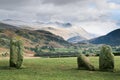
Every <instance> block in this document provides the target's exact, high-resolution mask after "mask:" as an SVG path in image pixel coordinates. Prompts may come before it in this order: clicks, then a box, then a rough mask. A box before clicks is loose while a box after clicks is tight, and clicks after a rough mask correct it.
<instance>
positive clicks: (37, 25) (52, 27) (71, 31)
mask: <svg viewBox="0 0 120 80" xmlns="http://www.w3.org/2000/svg"><path fill="white" fill-rule="evenodd" d="M2 22H4V23H7V24H11V25H15V26H18V27H24V28H25V27H26V26H27V27H26V28H28V27H30V28H28V29H31V30H33V29H34V30H38V29H41V30H46V31H49V32H51V33H53V34H56V35H59V36H61V37H63V38H64V39H65V40H68V39H70V38H72V40H73V39H74V41H81V40H84V39H87V40H88V39H91V38H94V37H95V36H93V35H92V34H90V33H88V32H87V31H85V30H84V29H83V28H81V27H78V26H77V27H76V26H74V25H72V24H71V23H64V22H39V21H36V22H32V23H29V22H24V21H21V20H11V19H6V20H3V21H2ZM76 36H79V37H81V40H78V38H75V37H76Z"/></svg>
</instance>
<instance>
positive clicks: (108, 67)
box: [99, 45, 114, 71]
mask: <svg viewBox="0 0 120 80" xmlns="http://www.w3.org/2000/svg"><path fill="white" fill-rule="evenodd" d="M99 68H100V70H101V71H113V70H114V55H113V53H112V48H111V47H110V46H108V45H103V46H102V48H101V51H100V56H99Z"/></svg>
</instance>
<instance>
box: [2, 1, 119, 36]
mask: <svg viewBox="0 0 120 80" xmlns="http://www.w3.org/2000/svg"><path fill="white" fill-rule="evenodd" d="M18 1H19V2H18ZM116 9H117V10H120V4H117V3H116V2H114V1H110V0H29V1H27V0H4V1H1V0H0V19H5V18H13V19H17V20H25V21H36V20H39V21H60V22H71V23H73V24H79V25H80V26H82V27H83V28H85V29H86V30H87V31H89V32H92V33H96V34H105V33H107V32H109V31H111V30H113V29H116V28H118V26H116V21H112V20H111V19H110V18H109V17H110V16H111V12H112V10H116ZM91 28H93V30H94V31H92V30H91ZM102 28H104V29H105V30H102Z"/></svg>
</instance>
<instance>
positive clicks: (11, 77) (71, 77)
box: [0, 57, 120, 80]
mask: <svg viewBox="0 0 120 80" xmlns="http://www.w3.org/2000/svg"><path fill="white" fill-rule="evenodd" d="M90 61H91V62H92V64H93V65H94V66H95V67H96V68H97V71H88V70H77V61H76V57H69V58H25V59H24V62H23V65H24V67H23V68H22V69H15V68H10V67H9V60H8V59H6V58H0V80H120V57H115V71H114V72H101V71H99V68H98V67H99V61H98V57H90Z"/></svg>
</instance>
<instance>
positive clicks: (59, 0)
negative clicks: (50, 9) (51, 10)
mask: <svg viewBox="0 0 120 80" xmlns="http://www.w3.org/2000/svg"><path fill="white" fill-rule="evenodd" d="M79 1H84V0H42V2H43V3H51V4H55V5H65V4H70V3H75V2H79Z"/></svg>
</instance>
